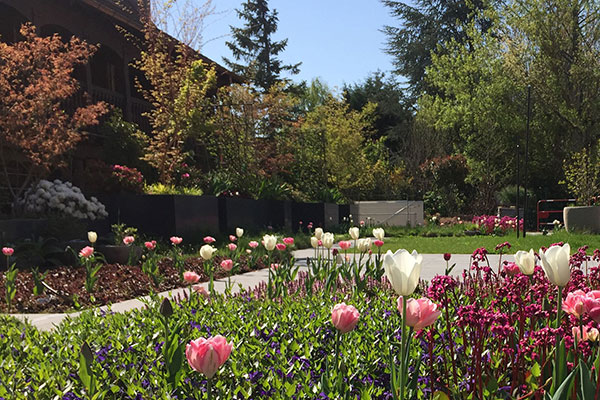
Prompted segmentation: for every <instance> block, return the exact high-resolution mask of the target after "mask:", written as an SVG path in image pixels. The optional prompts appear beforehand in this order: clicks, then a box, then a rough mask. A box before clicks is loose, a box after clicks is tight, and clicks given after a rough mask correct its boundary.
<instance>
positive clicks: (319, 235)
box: [315, 228, 323, 240]
mask: <svg viewBox="0 0 600 400" xmlns="http://www.w3.org/2000/svg"><path fill="white" fill-rule="evenodd" d="M315 237H316V238H317V240H321V238H322V237H323V228H315Z"/></svg>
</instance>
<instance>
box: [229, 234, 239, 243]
mask: <svg viewBox="0 0 600 400" xmlns="http://www.w3.org/2000/svg"><path fill="white" fill-rule="evenodd" d="M236 240H237V237H236V236H235V235H229V241H230V242H235V241H236Z"/></svg>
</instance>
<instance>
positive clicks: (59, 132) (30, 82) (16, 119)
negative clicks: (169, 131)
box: [0, 24, 107, 200]
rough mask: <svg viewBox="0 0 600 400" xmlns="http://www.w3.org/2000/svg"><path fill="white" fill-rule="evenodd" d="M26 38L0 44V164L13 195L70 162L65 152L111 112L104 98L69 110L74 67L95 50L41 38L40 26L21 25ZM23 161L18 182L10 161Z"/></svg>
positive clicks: (76, 41) (74, 41)
mask: <svg viewBox="0 0 600 400" xmlns="http://www.w3.org/2000/svg"><path fill="white" fill-rule="evenodd" d="M21 35H22V36H23V40H22V41H19V42H16V43H14V44H6V43H0V132H2V134H1V135H0V163H1V165H2V172H3V173H4V177H5V184H6V185H7V187H8V189H9V191H10V194H11V196H12V197H13V200H14V199H16V198H18V197H19V196H20V195H21V194H22V193H23V191H24V190H25V188H27V186H28V185H29V184H30V183H31V182H32V181H33V180H35V179H39V178H42V177H44V176H47V175H48V174H49V173H50V172H52V171H53V170H55V169H56V168H58V167H61V166H63V165H64V164H65V156H66V155H67V154H68V153H69V152H71V151H72V150H73V149H75V147H76V145H77V143H79V142H80V141H81V140H82V139H83V138H84V137H85V136H84V135H82V130H83V128H85V127H86V126H90V125H96V124H97V123H98V117H100V116H101V115H103V114H104V113H106V112H107V107H106V105H105V104H104V103H102V102H100V103H95V104H91V105H88V106H85V107H78V108H76V109H74V110H72V111H68V110H65V107H64V105H65V103H66V102H67V101H68V100H69V99H70V98H71V97H72V96H73V95H75V94H76V92H77V91H78V90H79V86H78V84H77V80H76V79H75V78H73V76H72V73H73V69H74V67H75V66H77V65H82V64H85V63H86V62H87V61H88V60H89V58H90V57H91V56H92V54H93V53H94V51H95V50H96V49H95V47H94V46H92V45H89V44H87V43H86V42H85V41H83V40H80V39H77V38H76V37H72V38H71V39H70V40H69V41H68V42H66V43H63V41H62V40H61V38H60V37H59V36H58V35H53V36H50V37H45V38H42V37H39V36H37V34H36V31H35V27H34V26H33V25H31V24H25V25H23V26H22V27H21ZM14 163H18V164H19V165H20V169H21V170H22V171H23V172H24V173H25V177H24V179H22V180H21V181H20V182H14V181H13V180H11V177H10V175H9V168H10V167H9V164H14Z"/></svg>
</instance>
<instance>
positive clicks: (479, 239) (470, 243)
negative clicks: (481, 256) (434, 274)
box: [382, 231, 600, 254]
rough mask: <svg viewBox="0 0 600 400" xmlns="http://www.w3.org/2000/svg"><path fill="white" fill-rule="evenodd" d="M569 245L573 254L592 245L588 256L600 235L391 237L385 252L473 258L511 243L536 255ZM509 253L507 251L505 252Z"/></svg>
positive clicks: (561, 233) (386, 240)
mask: <svg viewBox="0 0 600 400" xmlns="http://www.w3.org/2000/svg"><path fill="white" fill-rule="evenodd" d="M561 241H563V242H566V243H569V244H570V245H571V249H572V251H575V250H576V249H578V248H579V247H581V246H584V245H588V246H589V247H590V250H589V251H588V254H591V253H592V251H593V250H594V249H596V248H600V235H590V234H569V233H567V232H565V231H562V232H558V233H555V234H553V235H547V236H543V235H531V234H528V235H527V236H526V237H525V238H523V237H520V238H519V239H517V237H516V233H512V234H510V235H506V236H461V237H422V236H402V237H389V238H386V239H385V244H384V245H383V248H382V250H383V251H387V250H392V251H395V250H397V249H401V248H403V249H407V250H409V251H412V250H413V249H415V250H417V251H418V252H419V253H424V254H428V253H429V254H430V253H454V254H470V253H472V252H473V250H475V249H477V248H479V247H485V248H486V249H487V250H488V252H490V253H494V252H495V247H496V245H497V244H498V243H504V242H509V243H510V244H511V245H512V247H511V249H510V252H515V251H517V250H529V249H530V248H533V249H534V250H535V251H537V250H539V248H540V247H542V246H546V247H548V246H549V245H551V244H552V243H556V242H561ZM504 252H505V253H506V250H505V251H504Z"/></svg>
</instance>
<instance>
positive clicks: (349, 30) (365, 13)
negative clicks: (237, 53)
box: [201, 0, 397, 89]
mask: <svg viewBox="0 0 600 400" xmlns="http://www.w3.org/2000/svg"><path fill="white" fill-rule="evenodd" d="M214 4H215V6H216V10H215V11H216V12H217V15H213V16H211V17H209V19H208V20H207V21H206V26H205V29H204V33H203V36H204V41H205V44H204V45H203V47H202V49H201V51H202V53H203V54H204V55H206V56H207V57H209V58H211V59H213V60H214V61H217V62H219V63H222V61H223V60H222V57H223V56H225V57H231V53H230V51H229V48H228V47H227V46H226V45H225V42H226V41H228V40H230V36H229V32H230V30H229V26H230V25H233V26H236V27H238V26H240V27H241V26H242V24H243V22H242V21H241V20H239V19H238V18H237V14H236V13H235V11H234V10H235V9H236V8H241V4H242V0H214ZM269 6H270V8H271V9H276V10H277V11H278V12H279V25H278V29H277V32H276V34H275V35H274V39H275V40H280V39H283V38H287V39H288V46H287V48H286V50H285V51H284V52H283V53H281V58H282V59H283V61H284V62H286V63H296V62H300V61H301V62H302V65H301V66H300V74H298V75H295V76H294V77H293V79H294V80H296V81H300V80H307V81H310V80H311V79H312V78H315V77H320V78H321V79H322V80H324V81H325V82H326V83H327V84H328V85H329V86H330V87H331V88H334V87H336V86H337V87H338V88H339V89H341V87H342V86H343V84H344V83H356V82H360V81H362V80H364V79H365V78H366V77H367V76H368V75H369V74H370V73H371V72H375V71H377V70H381V71H384V72H387V71H389V70H391V69H392V59H391V57H390V56H389V55H387V54H386V53H385V52H384V51H383V49H384V47H385V35H384V34H383V33H382V32H380V29H381V28H382V27H383V26H384V25H396V24H397V21H396V20H395V19H394V18H392V17H391V16H389V14H388V10H387V8H385V7H384V6H383V4H382V3H381V2H380V1H379V0H270V1H269Z"/></svg>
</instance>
